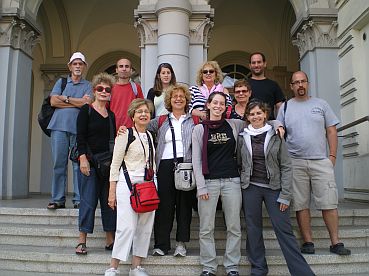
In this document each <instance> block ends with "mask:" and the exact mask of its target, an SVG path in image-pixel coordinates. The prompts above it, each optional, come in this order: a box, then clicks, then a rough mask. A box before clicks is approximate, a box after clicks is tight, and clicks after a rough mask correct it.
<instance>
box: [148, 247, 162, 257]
mask: <svg viewBox="0 0 369 276" xmlns="http://www.w3.org/2000/svg"><path fill="white" fill-rule="evenodd" d="M151 255H153V256H164V255H165V253H164V251H163V250H161V249H160V248H154V249H153V251H152V254H151Z"/></svg>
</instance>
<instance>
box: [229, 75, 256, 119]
mask: <svg viewBox="0 0 369 276" xmlns="http://www.w3.org/2000/svg"><path fill="white" fill-rule="evenodd" d="M233 91H234V97H235V100H236V102H237V103H236V104H235V105H233V106H232V111H231V116H230V118H231V119H240V120H243V119H244V114H245V109H246V105H247V103H248V102H249V99H250V97H251V93H252V92H251V85H250V84H249V83H248V82H247V80H245V79H241V80H237V81H236V82H235V83H234V85H233Z"/></svg>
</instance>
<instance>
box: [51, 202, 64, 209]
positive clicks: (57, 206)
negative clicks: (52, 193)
mask: <svg viewBox="0 0 369 276" xmlns="http://www.w3.org/2000/svg"><path fill="white" fill-rule="evenodd" d="M64 208H65V203H60V204H58V203H55V202H50V203H49V204H48V205H47V209H49V210H56V209H64Z"/></svg>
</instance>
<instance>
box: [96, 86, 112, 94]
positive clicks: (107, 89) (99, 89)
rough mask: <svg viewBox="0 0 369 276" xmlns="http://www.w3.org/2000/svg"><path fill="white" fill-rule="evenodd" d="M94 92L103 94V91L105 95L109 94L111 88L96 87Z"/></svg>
mask: <svg viewBox="0 0 369 276" xmlns="http://www.w3.org/2000/svg"><path fill="white" fill-rule="evenodd" d="M95 90H96V91H97V92H103V91H105V92H106V93H110V92H111V88H110V87H104V86H96V88H95Z"/></svg>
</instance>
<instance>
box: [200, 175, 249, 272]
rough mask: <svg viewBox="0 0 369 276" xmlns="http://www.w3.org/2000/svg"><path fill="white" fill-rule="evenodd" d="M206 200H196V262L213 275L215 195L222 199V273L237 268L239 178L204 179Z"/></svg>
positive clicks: (238, 252) (238, 246) (216, 263)
mask: <svg viewBox="0 0 369 276" xmlns="http://www.w3.org/2000/svg"><path fill="white" fill-rule="evenodd" d="M205 183H206V187H207V189H208V194H209V199H208V200H203V199H200V198H199V199H198V203H199V206H198V211H199V217H200V232H199V242H200V263H201V265H202V266H203V270H206V271H209V272H211V273H214V274H216V272H217V266H218V262H217V254H216V251H215V241H214V224H215V213H216V211H217V203H218V198H219V197H220V198H221V200H222V208H223V212H224V216H225V221H226V226H227V242H226V250H225V253H224V258H223V265H224V267H225V270H226V272H227V273H228V272H230V271H238V264H239V262H240V259H241V222H240V211H241V205H242V196H241V184H240V178H239V177H234V178H220V179H206V180H205Z"/></svg>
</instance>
